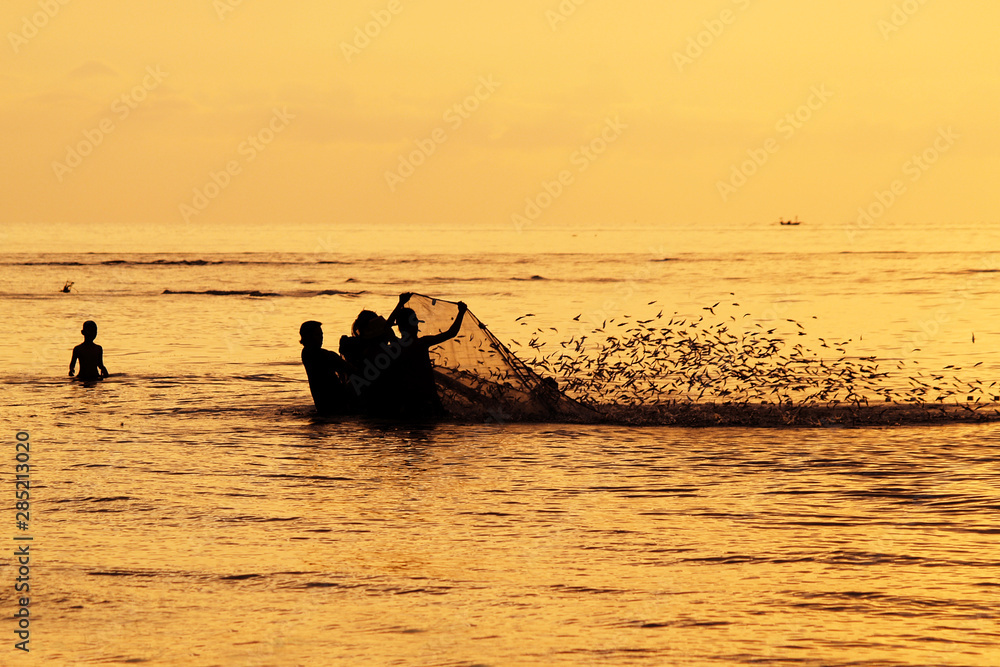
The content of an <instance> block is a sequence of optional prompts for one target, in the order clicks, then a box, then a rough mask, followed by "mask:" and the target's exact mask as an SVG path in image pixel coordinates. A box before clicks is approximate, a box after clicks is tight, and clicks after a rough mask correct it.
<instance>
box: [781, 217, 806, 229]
mask: <svg viewBox="0 0 1000 667" xmlns="http://www.w3.org/2000/svg"><path fill="white" fill-rule="evenodd" d="M778 224H779V225H782V226H785V227H789V226H795V225H801V224H802V221H801V220H799V216H795V219H794V220H785V219H784V218H782V219H780V220H778Z"/></svg>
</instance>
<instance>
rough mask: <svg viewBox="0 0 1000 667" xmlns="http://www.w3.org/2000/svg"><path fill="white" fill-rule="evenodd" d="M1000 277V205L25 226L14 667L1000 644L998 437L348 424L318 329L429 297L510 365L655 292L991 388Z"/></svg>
mask: <svg viewBox="0 0 1000 667" xmlns="http://www.w3.org/2000/svg"><path fill="white" fill-rule="evenodd" d="M69 282H71V283H72V286H71V287H69V292H67V293H64V292H62V291H61V290H62V289H63V287H64V285H66V284H67V283H69ZM998 288H1000V225H998V224H995V223H993V224H986V223H984V224H981V225H965V226H962V225H954V224H942V225H941V226H940V227H923V228H910V227H903V226H893V225H888V224H883V225H876V226H874V227H872V228H870V229H863V230H862V229H852V228H850V227H849V226H825V227H824V226H822V225H811V224H809V223H808V221H807V223H806V224H804V225H802V226H801V227H794V228H781V227H779V226H777V225H776V224H773V223H770V224H764V223H760V224H748V225H732V226H728V227H726V226H715V227H711V226H704V227H703V226H699V225H696V224H693V223H692V224H689V225H678V226H672V227H664V228H658V227H655V226H639V225H636V226H634V227H631V228H626V229H612V228H607V229H602V228H592V229H553V228H546V227H543V226H541V225H540V226H539V227H538V228H528V229H525V230H522V231H520V232H518V231H517V230H514V229H487V230H482V229H475V228H469V229H455V228H444V227H442V228H434V229H430V230H418V229H413V228H406V227H384V228H377V229H362V228H352V227H349V226H347V227H345V226H330V227H328V228H319V227H301V226H295V225H288V226H275V227H274V228H263V227H250V228H238V227H196V226H190V227H180V226H178V227H152V226H142V225H136V226H133V227H128V228H122V227H110V226H109V227H97V228H94V227H90V228H85V229H81V228H74V227H70V226H59V225H51V226H39V227H27V226H13V225H11V226H7V227H5V228H3V229H0V307H2V311H0V312H2V313H3V317H2V318H0V392H2V393H0V428H2V429H3V430H2V433H3V434H4V435H3V438H4V442H5V443H7V444H6V447H7V449H8V454H7V455H6V456H4V457H3V459H4V460H5V461H7V463H6V464H4V468H3V469H2V471H0V480H2V482H0V483H2V484H3V485H4V486H5V487H7V490H6V491H4V492H3V493H5V494H7V495H8V497H9V498H11V497H13V495H14V493H15V468H14V466H15V465H16V460H15V456H16V452H15V443H16V436H17V434H18V433H19V432H22V433H27V434H28V436H21V437H22V438H23V437H28V438H29V439H30V443H31V446H30V466H31V468H30V484H31V486H30V491H31V493H30V503H31V506H30V521H29V522H28V523H29V525H28V527H27V529H19V528H18V527H17V526H16V520H15V509H14V508H13V501H9V502H8V507H9V509H8V510H7V511H6V513H5V515H4V521H5V522H6V525H7V526H8V528H7V531H6V537H4V536H3V535H2V534H0V539H3V540H6V541H7V544H8V546H9V547H10V548H9V549H8V550H7V553H9V554H13V552H14V550H15V547H14V546H11V545H21V544H24V541H18V542H15V541H14V538H15V537H31V538H32V540H31V542H30V545H31V547H30V549H31V563H30V567H31V573H30V586H31V588H30V607H29V608H30V653H24V652H22V651H19V650H17V649H15V648H14V644H15V642H17V641H18V638H17V637H16V635H15V630H16V629H17V627H16V625H17V623H16V620H15V619H14V618H13V615H14V614H15V613H16V612H17V610H18V608H19V605H18V599H17V598H18V596H19V595H21V594H15V593H14V590H13V586H14V583H15V580H16V578H17V577H18V570H17V564H16V563H15V562H14V557H12V556H10V555H9V556H7V557H4V558H2V559H0V591H3V592H2V593H0V606H2V610H0V617H3V618H6V619H7V620H5V621H2V622H0V628H2V630H3V631H2V632H0V637H3V638H4V640H3V641H4V642H6V645H0V664H2V665H20V664H26V665H27V664H32V665H33V664H39V665H42V664H44V665H78V664H82V665H86V664H94V665H125V664H152V665H206V666H207V665H248V666H250V665H253V666H257V665H260V666H264V665H341V664H342V665H442V666H456V667H458V666H471V665H534V664H538V665H543V664H544V665H552V664H555V665H582V664H601V665H751V664H752V665H885V666H896V665H914V666H915V665H948V666H952V665H955V666H958V665H969V666H971V665H977V666H996V665H998V664H1000V629H998V628H1000V624H998V615H1000V612H998V611H997V610H998V609H1000V583H998V582H1000V528H998V527H997V521H996V517H997V512H998V510H1000V455H998V453H997V451H998V450H997V448H998V445H1000V424H993V423H983V424H964V423H942V424H937V425H934V426H896V427H880V428H785V429H775V428H678V427H670V426H653V427H632V426H625V425H613V424H602V425H578V424H558V423H553V424H516V423H502V424H497V423H488V424H480V423H462V422H457V423H442V424H439V425H434V426H414V425H407V424H400V423H392V422H379V421H374V420H366V419H342V420H323V419H318V418H316V417H315V415H314V414H313V413H312V409H311V407H312V406H311V400H310V397H309V392H308V387H307V384H306V382H305V373H304V371H303V369H302V368H301V364H300V362H299V353H300V349H301V348H300V346H299V344H298V326H299V324H300V323H301V322H302V321H305V320H310V319H315V320H320V321H322V322H323V324H324V329H325V331H326V335H327V345H328V347H334V348H335V341H336V339H337V338H338V337H339V335H340V334H341V333H346V332H347V330H348V328H349V326H350V323H351V322H352V321H353V319H354V317H355V316H356V315H357V313H358V312H359V311H360V310H361V309H363V308H370V309H374V310H377V311H379V312H382V313H383V314H384V313H387V312H388V311H389V310H390V309H391V308H392V307H393V305H394V304H395V302H396V297H397V295H398V294H399V293H400V292H403V291H413V292H419V293H422V294H427V295H431V296H436V297H441V298H444V299H449V300H462V301H465V302H466V303H467V304H468V305H469V308H470V309H471V310H472V312H474V313H475V314H476V315H477V317H478V318H479V319H480V320H481V321H483V322H484V323H485V324H486V325H487V326H489V327H490V329H491V330H492V331H493V332H494V333H495V334H496V335H497V336H498V337H499V338H500V339H501V340H504V341H507V340H509V341H512V342H511V345H512V347H513V348H514V349H515V351H518V350H524V347H523V344H524V343H526V342H527V341H526V340H525V338H526V331H527V329H528V328H531V329H532V330H533V329H534V328H535V327H539V328H542V329H543V330H544V332H543V333H541V334H536V335H539V336H542V337H543V338H545V337H549V338H550V339H551V340H553V341H556V340H559V339H560V338H563V337H565V336H567V335H572V334H573V333H575V332H582V331H585V330H590V329H592V328H593V327H597V326H601V325H603V324H604V323H605V321H607V320H611V319H615V320H622V319H641V318H643V317H646V316H648V315H649V314H650V313H652V314H654V315H655V314H656V312H657V311H660V310H664V311H665V312H666V313H668V314H673V313H676V314H678V315H679V316H681V317H688V318H697V317H706V318H720V319H722V320H726V319H727V318H736V319H739V318H744V319H745V321H746V322H747V323H748V325H749V323H753V324H754V325H756V324H760V325H761V326H762V327H767V328H769V329H770V328H774V329H775V330H776V331H778V333H779V334H787V335H788V336H789V340H790V341H792V342H794V343H797V344H802V345H804V346H806V347H808V348H809V349H815V350H821V349H822V348H821V347H820V346H821V344H822V342H823V341H829V340H836V341H847V340H848V339H850V341H851V342H850V344H849V345H848V346H847V347H846V349H847V354H849V355H853V356H856V357H858V358H862V357H869V356H875V357H877V358H878V359H879V360H880V363H884V364H885V365H886V367H893V368H894V367H896V365H898V364H900V363H905V364H906V365H907V368H909V369H913V368H919V369H923V370H924V371H926V372H927V373H928V374H934V373H939V374H940V375H942V376H944V375H946V376H948V378H949V381H951V379H952V378H953V379H954V381H955V382H956V383H958V382H966V381H968V382H973V381H979V382H980V383H981V386H984V387H986V386H989V385H990V384H991V383H993V382H995V381H996V380H997V379H1000V300H998V299H997V298H996V296H995V295H996V292H997V291H998ZM706 308H712V310H711V311H708V310H705V309H706ZM528 314H531V317H530V320H528V321H530V323H531V324H530V327H527V328H526V327H525V326H523V325H522V322H525V321H526V320H525V319H523V318H522V319H521V320H518V318H520V317H522V316H524V315H528ZM87 319H92V320H95V321H96V322H97V324H98V326H99V333H98V337H97V343H99V344H101V345H103V347H104V358H105V364H106V366H107V367H108V369H109V370H110V371H111V373H112V377H111V378H109V379H108V380H106V381H104V382H102V383H98V384H96V385H95V386H85V385H82V384H80V383H77V382H74V381H71V380H70V379H69V378H68V377H67V373H68V366H69V360H70V352H71V350H72V348H73V346H74V345H76V344H77V343H79V342H81V340H82V337H81V336H80V333H79V331H80V327H81V324H82V322H83V321H84V320H87ZM789 320H794V321H795V322H797V323H799V324H801V325H802V326H801V327H800V326H799V324H796V323H795V322H790V321H789ZM800 334H801V335H800ZM513 341H518V343H519V344H515V343H514V342H513ZM904 379H905V378H904ZM892 381H893V380H892V379H887V380H886V382H892ZM900 381H902V380H900ZM993 390H996V387H993ZM964 398H965V397H962V400H964ZM955 400H956V401H958V400H960V399H955ZM22 594H23V593H22Z"/></svg>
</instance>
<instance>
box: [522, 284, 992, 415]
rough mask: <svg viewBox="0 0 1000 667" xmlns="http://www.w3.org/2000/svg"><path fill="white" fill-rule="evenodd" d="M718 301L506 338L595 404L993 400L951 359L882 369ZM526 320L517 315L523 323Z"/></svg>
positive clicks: (969, 404)
mask: <svg viewBox="0 0 1000 667" xmlns="http://www.w3.org/2000/svg"><path fill="white" fill-rule="evenodd" d="M648 305H649V306H650V307H656V305H657V304H656V302H655V301H652V302H650V303H649V304H648ZM732 306H735V307H738V306H739V304H738V303H733V304H732ZM718 307H719V304H718V303H716V304H714V305H713V306H709V307H706V308H704V310H705V311H707V313H706V315H703V316H701V317H697V318H691V317H682V316H679V315H676V314H675V315H672V316H664V314H663V310H660V312H659V313H657V314H656V315H654V316H651V317H649V318H648V319H637V318H632V317H630V316H628V315H626V316H624V317H623V318H620V319H618V320H616V319H609V320H606V321H605V322H603V323H602V325H601V326H599V327H595V328H593V329H592V330H591V331H590V332H589V333H586V334H585V333H582V330H581V331H580V332H577V333H574V334H573V335H572V336H571V337H570V338H569V339H564V340H562V341H558V342H553V341H551V340H546V338H548V337H550V336H552V334H551V333H550V332H551V331H556V330H555V329H554V328H552V327H550V328H547V329H542V328H538V329H535V330H534V331H533V332H532V334H531V338H530V340H529V341H528V342H527V343H526V344H524V345H522V344H520V343H518V342H517V341H513V343H514V349H515V351H516V352H517V354H518V356H520V357H522V358H523V359H524V360H525V361H526V362H527V363H528V364H529V365H530V366H531V367H532V368H533V369H534V370H535V371H536V372H538V373H539V374H540V375H542V376H546V377H552V378H555V379H556V381H557V382H558V384H559V388H560V389H561V390H562V391H563V392H564V393H565V394H566V395H568V396H569V397H571V398H573V399H575V400H577V401H579V402H581V403H583V404H585V405H588V406H590V407H593V408H596V409H601V408H607V407H610V406H648V405H653V404H658V405H663V404H672V405H678V404H681V405H683V404H688V405H691V404H706V403H711V404H720V403H721V404H724V405H728V406H731V407H734V408H739V407H747V406H761V405H771V406H782V407H787V408H810V407H813V408H816V407H838V406H850V407H854V408H863V407H871V406H873V405H875V404H879V405H884V404H908V405H917V406H927V405H931V406H933V405H939V404H945V405H951V406H959V407H960V409H961V410H962V411H964V412H972V413H976V412H977V411H978V410H979V409H981V408H983V407H986V406H988V405H991V404H992V403H994V402H996V401H998V400H1000V396H998V394H1000V387H998V386H997V382H993V383H991V384H989V385H985V384H984V383H983V382H982V381H980V380H973V381H967V380H963V379H961V378H959V375H960V371H961V369H959V368H957V367H955V366H948V367H946V368H945V369H944V371H943V372H939V373H935V372H925V371H922V370H919V368H917V366H918V365H919V363H918V362H917V361H909V362H908V361H906V360H899V361H897V362H896V363H895V368H894V369H893V371H892V372H890V371H889V370H886V369H884V368H882V364H880V363H879V360H878V359H876V358H875V357H871V356H869V357H865V356H856V355H851V354H850V352H849V346H850V344H851V341H850V340H846V341H836V342H831V341H827V340H824V339H822V338H818V339H817V340H818V341H819V344H820V349H819V350H813V349H809V348H807V347H805V346H804V345H803V344H802V343H794V344H793V343H791V342H789V340H788V339H789V338H791V339H792V340H794V339H795V338H797V337H798V336H805V335H806V331H805V327H804V326H803V325H802V324H801V323H800V322H798V321H796V320H793V319H786V320H783V321H782V322H781V323H780V325H773V323H768V325H765V324H762V323H761V322H754V320H753V318H752V317H751V315H750V314H749V313H745V314H743V315H742V316H736V315H730V316H728V317H723V316H719V315H716V308H718ZM724 308H725V306H724ZM720 310H721V309H720ZM706 316H710V317H711V318H712V319H706ZM530 317H532V315H531V314H528V315H523V316H521V317H519V318H517V319H518V321H520V323H521V324H522V325H525V326H530V325H529V319H528V318H530ZM579 317H580V316H577V317H576V318H574V319H575V320H576V321H579ZM720 317H721V319H720ZM978 365H979V364H976V366H978ZM946 373H947V374H946ZM991 407H992V406H991ZM998 414H1000V413H998Z"/></svg>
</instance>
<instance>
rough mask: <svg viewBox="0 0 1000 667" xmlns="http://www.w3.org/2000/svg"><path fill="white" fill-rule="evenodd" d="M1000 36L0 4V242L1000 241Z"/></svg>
mask: <svg viewBox="0 0 1000 667" xmlns="http://www.w3.org/2000/svg"><path fill="white" fill-rule="evenodd" d="M997 25H1000V4H997V3H944V2H932V1H930V0H907V1H905V2H903V1H883V0H841V1H839V2H822V3H818V2H802V1H801V0H713V1H709V2H683V3H679V2H662V0H656V1H653V0H631V1H629V2H623V3H611V2H607V1H601V0H562V2H560V0H512V1H511V2H477V1H475V0H425V1H423V2H414V1H413V0H374V1H351V2H330V1H329V0H323V1H319V0H296V1H295V2H287V3H279V2H275V1H274V0H172V1H169V2H168V1H165V0H161V1H158V2H147V3H132V2H124V0H88V1H84V0H5V1H4V3H3V5H2V9H0V28H2V32H3V34H4V42H5V43H4V44H3V46H2V47H0V53H2V56H0V58H2V61H3V67H2V69H0V113H2V118H0V128H2V130H0V131H2V133H3V142H2V145H3V149H2V150H3V158H4V159H3V160H2V162H0V179H2V183H3V197H2V198H0V223H16V222H45V221H60V222H79V223H97V222H105V221H114V222H152V223H174V222H176V223H178V224H183V223H185V222H192V223H199V224H201V223H204V224H210V223H233V222H246V223H258V224H259V223H283V222H296V223H343V224H348V225H369V224H381V223H391V224H411V223H412V224H414V225H420V224H427V223H444V224H449V225H483V226H490V227H499V228H502V227H504V226H511V225H518V224H521V225H523V224H530V225H538V226H549V225H567V224H571V225H581V226H597V225H608V224H619V223H632V222H633V221H638V222H639V223H640V224H675V223H693V224H715V223H727V224H729V223H735V224H741V223H748V222H762V221H763V222H771V221H774V220H776V219H777V218H779V217H781V216H790V215H799V216H801V217H802V218H804V219H807V220H810V221H816V222H821V223H823V224H830V225H846V224H850V223H852V222H853V221H855V220H856V219H857V218H858V216H859V212H858V209H859V208H862V209H865V210H868V211H870V212H872V213H874V214H876V215H877V217H880V218H881V219H882V220H883V221H896V222H904V223H905V222H914V223H947V222H952V221H958V222H977V221H983V220H996V215H995V208H996V207H995V204H994V192H995V181H996V177H997V176H998V175H1000V129H998V123H997V109H998V108H1000V71H998V69H997V64H998V63H1000V43H998V41H997V40H996V39H995V31H996V26H997ZM366 31H367V32H368V33H369V35H365V32H366ZM796 116H797V117H796ZM915 157H916V158H917V159H916V160H915V159H914V158H915ZM893 190H895V192H893ZM877 193H879V194H877ZM880 200H881V202H882V205H884V208H885V210H884V211H882V210H880V208H879V201H880Z"/></svg>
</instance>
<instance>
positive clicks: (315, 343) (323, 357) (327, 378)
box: [299, 320, 357, 415]
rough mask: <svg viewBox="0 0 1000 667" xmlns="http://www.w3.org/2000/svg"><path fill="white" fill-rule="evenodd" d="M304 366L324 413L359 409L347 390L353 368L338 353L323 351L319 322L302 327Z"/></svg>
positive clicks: (312, 390)
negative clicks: (348, 378)
mask: <svg viewBox="0 0 1000 667" xmlns="http://www.w3.org/2000/svg"><path fill="white" fill-rule="evenodd" d="M299 336H300V337H301V339H300V341H299V342H301V343H302V365H303V366H305V369H306V377H308V378H309V392H310V393H311V394H312V397H313V403H314V404H315V405H316V410H317V411H318V412H319V413H320V414H324V415H333V414H348V413H351V412H355V411H356V410H357V399H356V397H355V396H354V394H353V392H351V391H350V390H349V389H348V388H347V377H348V376H349V375H350V374H351V371H352V368H351V366H350V365H349V364H348V363H347V362H346V361H344V359H342V358H341V356H340V355H339V354H337V353H336V352H331V351H330V350H324V349H323V325H322V324H321V323H320V322H316V321H315V320H310V321H308V322H303V323H302V326H300V327H299Z"/></svg>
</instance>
